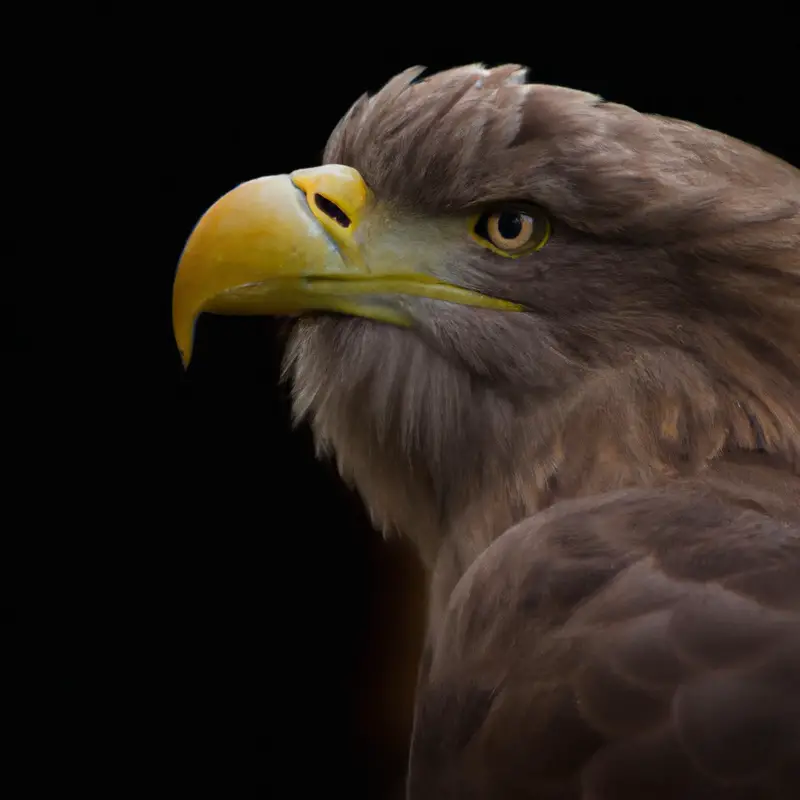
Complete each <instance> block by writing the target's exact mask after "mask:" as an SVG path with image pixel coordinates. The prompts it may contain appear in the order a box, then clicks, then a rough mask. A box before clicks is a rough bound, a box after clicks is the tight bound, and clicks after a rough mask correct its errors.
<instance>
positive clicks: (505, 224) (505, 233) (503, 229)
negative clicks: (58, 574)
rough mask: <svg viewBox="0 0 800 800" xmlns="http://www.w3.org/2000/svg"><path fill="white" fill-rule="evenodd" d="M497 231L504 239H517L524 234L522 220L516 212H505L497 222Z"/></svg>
mask: <svg viewBox="0 0 800 800" xmlns="http://www.w3.org/2000/svg"><path fill="white" fill-rule="evenodd" d="M497 230H498V232H499V233H500V235H501V236H502V237H503V238H504V239H516V238H517V236H519V235H520V233H521V232H522V218H521V217H520V215H519V214H518V213H516V212H514V211H504V212H503V213H502V214H501V215H500V218H499V219H498V220H497Z"/></svg>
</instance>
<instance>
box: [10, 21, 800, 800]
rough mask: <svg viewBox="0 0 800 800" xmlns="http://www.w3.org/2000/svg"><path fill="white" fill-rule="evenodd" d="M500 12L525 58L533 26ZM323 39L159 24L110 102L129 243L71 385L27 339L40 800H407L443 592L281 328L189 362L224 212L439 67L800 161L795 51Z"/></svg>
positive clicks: (72, 365)
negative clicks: (253, 181) (317, 450)
mask: <svg viewBox="0 0 800 800" xmlns="http://www.w3.org/2000/svg"><path fill="white" fill-rule="evenodd" d="M287 13H289V12H288V11H287ZM348 13H349V12H348ZM482 13H484V14H485V15H487V19H486V20H485V23H486V26H487V27H488V28H489V31H490V32H494V33H495V34H496V33H497V30H498V25H499V23H500V22H502V25H501V26H500V30H502V31H503V32H506V31H507V30H508V27H509V26H511V27H512V28H513V27H515V26H516V23H515V21H514V18H513V15H512V16H511V18H509V17H508V16H502V18H498V19H495V18H494V17H493V16H492V12H490V11H488V10H484V12H482ZM498 13H499V12H498ZM303 14H306V15H307V16H308V15H310V12H301V14H300V17H299V18H298V17H297V16H295V18H294V19H293V20H291V24H289V23H288V22H286V21H284V22H279V23H278V22H275V21H274V20H273V21H271V22H270V23H269V24H267V22H266V20H265V21H264V22H262V21H261V20H255V19H254V20H237V21H236V22H235V24H234V26H233V32H231V33H227V32H226V33H225V34H223V33H221V32H218V31H215V24H216V22H215V18H213V17H209V18H208V19H206V20H205V22H207V23H209V25H208V28H207V30H204V32H203V34H202V35H200V34H197V33H195V32H193V31H192V30H190V28H189V27H188V26H187V28H186V29H184V30H182V31H181V32H178V33H173V34H170V35H169V36H166V37H165V38H164V40H161V39H160V38H159V37H157V36H153V35H152V29H157V28H158V27H159V20H158V19H152V20H150V21H149V27H148V26H146V27H148V35H146V36H142V37H141V38H140V39H138V40H137V41H136V43H135V46H134V47H130V44H128V46H127V48H126V49H125V54H124V55H120V54H116V58H115V60H114V63H115V69H117V70H119V72H118V73H115V74H117V75H118V77H117V78H115V79H114V82H113V83H112V84H109V86H111V88H108V87H106V89H105V90H103V91H99V92H97V93H96V94H94V95H93V97H94V98H95V99H94V100H93V101H91V102H90V105H94V106H95V109H94V111H95V112H97V110H98V109H99V110H100V112H101V114H100V120H99V121H98V122H97V123H96V125H95V126H94V127H92V128H91V131H92V133H91V141H90V142H89V145H90V147H89V149H90V150H93V151H94V152H93V155H94V164H93V167H92V169H93V170H94V167H96V166H99V170H98V175H97V177H94V171H93V177H92V180H93V181H95V182H96V184H97V186H99V187H100V188H101V189H103V187H106V189H107V188H108V187H109V186H113V192H108V191H99V192H98V193H96V194H95V196H94V200H93V203H92V205H91V211H90V212H87V211H86V209H85V208H81V213H86V214H87V215H88V217H89V218H90V219H89V220H88V221H87V222H86V223H85V227H84V232H83V234H82V236H83V237H84V238H91V237H90V236H89V235H88V233H87V231H89V232H91V235H92V236H96V237H97V240H98V241H100V240H102V241H103V244H102V246H101V247H100V256H101V260H102V262H103V263H102V266H101V268H102V269H103V270H104V272H103V276H104V277H103V279H102V281H100V282H98V281H97V280H95V279H92V280H91V281H90V282H89V283H90V284H91V286H90V288H89V289H87V295H86V297H85V298H84V302H83V303H82V304H81V303H76V304H75V305H74V306H71V307H69V308H68V309H66V313H64V308H62V309H61V316H59V318H58V319H59V323H58V331H56V332H49V333H48V335H47V346H48V350H49V352H50V353H51V359H50V364H49V365H48V366H47V367H44V366H42V362H41V361H40V360H38V359H37V358H36V353H35V350H36V347H38V346H39V345H40V344H41V339H40V338H37V331H36V330H34V328H35V325H34V324H33V323H32V322H31V318H30V315H29V314H27V313H25V312H24V310H23V312H22V313H21V314H20V315H19V317H18V318H17V319H16V321H17V323H18V325H17V326H16V328H15V330H14V338H13V340H12V341H13V342H14V345H15V348H14V355H15V356H16V357H15V358H14V359H13V360H12V362H10V363H11V365H12V367H13V369H15V370H17V372H16V374H15V375H14V379H15V383H14V384H13V385H15V386H17V387H21V388H22V389H23V390H22V391H19V392H13V393H11V394H12V395H13V396H12V399H13V400H17V401H19V404H18V407H15V411H14V415H13V421H12V422H11V423H10V424H9V430H8V437H7V438H8V441H9V442H11V443H12V445H18V446H17V447H13V446H12V448H10V449H9V451H8V452H9V456H8V458H9V463H13V465H14V480H13V481H12V482H10V483H9V484H8V487H7V488H9V489H10V492H9V494H10V495H11V496H10V497H9V500H10V503H9V508H12V509H14V512H13V513H11V512H9V518H10V519H15V520H17V522H16V523H15V527H14V531H16V532H18V533H19V534H20V536H19V538H20V539H22V540H23V541H24V543H25V544H26V545H29V547H28V546H26V547H25V548H24V549H25V556H22V555H20V557H19V559H18V560H17V559H16V558H14V557H11V558H9V559H8V560H7V561H6V563H7V564H8V565H10V574H9V578H8V581H7V585H8V586H10V587H13V591H12V592H11V593H10V597H11V603H10V610H9V613H8V615H7V622H9V624H8V626H7V631H8V635H7V637H6V639H5V641H6V648H5V649H6V653H7V658H6V661H7V662H10V664H11V665H12V667H13V668H14V676H15V677H14V679H13V681H11V682H10V683H9V684H8V685H9V687H10V691H9V697H10V699H11V700H12V701H13V705H14V706H15V707H17V708H19V710H20V714H19V715H18V716H15V717H14V719H15V720H18V722H16V721H15V722H14V725H13V727H12V733H13V737H14V740H15V746H14V747H13V748H12V751H11V756H10V763H11V764H12V766H13V765H14V764H16V765H18V766H20V774H21V775H23V776H24V779H25V786H26V787H27V788H26V790H25V792H24V793H20V792H18V791H17V792H16V793H14V796H34V795H37V791H36V787H37V786H39V784H40V783H41V782H42V781H43V780H45V779H50V778H54V779H55V781H56V783H57V784H58V785H59V786H60V787H62V788H69V790H70V791H78V792H83V793H85V792H88V791H90V790H95V789H97V790H99V791H100V792H102V793H103V794H104V795H105V796H117V795H118V794H120V793H121V792H123V791H124V790H126V789H127V788H129V787H132V786H134V785H136V786H140V787H142V790H143V791H147V792H148V794H153V795H159V796H160V795H161V794H165V793H168V794H170V795H173V796H179V797H184V796H185V797H195V796H212V797H226V798H227V797H234V798H251V797H252V798H256V797H268V796H281V797H284V796H286V797H293V796H305V795H306V794H307V795H309V796H325V797H328V796H332V795H333V794H334V793H336V794H337V795H338V794H340V793H341V794H342V795H343V796H345V797H353V798H360V797H364V798H367V797H369V798H379V797H389V796H390V794H389V793H390V792H392V791H394V792H395V795H393V796H397V795H396V792H397V790H398V785H399V783H398V782H399V781H400V780H401V776H402V759H403V753H404V746H405V736H406V735H407V729H408V724H409V719H410V717H409V697H410V695H409V691H410V686H411V683H412V681H413V663H414V659H415V656H416V652H417V648H418V645H419V635H420V623H419V616H420V609H421V606H422V595H421V592H422V588H421V587H422V584H421V580H420V575H419V570H418V568H417V567H416V565H415V563H414V562H413V559H412V558H411V556H410V555H409V552H408V551H407V550H406V549H404V548H403V547H402V546H401V545H400V544H399V543H392V544H389V545H387V544H385V543H383V542H382V541H381V539H380V537H379V536H378V535H377V534H376V533H375V532H374V531H373V530H372V529H371V528H370V526H369V524H368V521H367V519H366V516H365V514H364V512H363V509H362V508H361V505H360V503H359V501H358V499H357V498H356V497H355V496H354V495H352V494H351V493H350V492H348V491H347V490H346V489H345V488H344V487H343V486H342V485H341V484H340V482H339V480H338V478H337V476H336V474H335V470H334V469H333V468H332V467H331V466H330V465H328V464H323V463H320V462H318V461H316V460H315V458H314V454H313V445H312V442H311V439H310V436H309V433H308V431H307V430H306V429H305V428H300V429H299V430H297V431H292V430H291V427H290V423H289V405H288V390H287V388H286V387H282V386H280V385H279V380H278V379H279V362H280V355H281V330H280V328H281V323H279V322H276V321H273V320H259V319H236V318H214V317H206V318H203V319H202V321H201V323H200V325H199V328H198V337H197V342H196V347H195V355H194V361H193V364H192V367H191V369H190V370H189V371H188V373H184V371H183V369H182V368H181V365H180V360H179V357H178V353H177V350H176V348H175V346H174V342H173V339H172V332H171V321H170V303H171V297H170V292H171V284H172V278H173V274H174V270H175V266H176V264H177V261H178V258H179V256H180V253H181V249H182V247H183V244H184V242H185V240H186V238H187V236H188V234H189V233H190V231H191V229H192V227H193V225H194V224H195V222H196V221H197V219H198V218H199V217H200V216H201V215H202V213H203V212H204V211H205V209H206V208H207V207H208V206H209V205H210V204H211V203H213V202H214V201H215V200H216V199H217V198H218V197H219V196H220V195H221V194H223V193H225V192H226V191H228V190H229V189H231V188H232V187H234V186H235V185H236V184H238V183H240V182H242V181H244V180H248V179H250V178H253V177H257V176H260V175H267V174H273V173H282V172H288V171H291V170H293V169H295V168H299V167H303V166H311V165H314V164H317V163H319V159H320V156H321V153H322V149H323V147H324V145H325V141H326V138H327V135H328V133H329V132H330V130H331V129H332V128H333V126H334V125H335V123H336V122H337V121H338V119H339V117H340V116H341V115H342V114H343V113H344V112H345V111H346V110H347V108H348V107H349V105H350V104H351V103H352V102H353V101H354V100H355V99H356V98H357V97H358V96H359V95H360V94H361V93H362V92H364V91H372V90H376V89H378V88H379V87H380V86H381V85H382V83H384V82H385V81H386V80H388V79H389V78H390V77H391V76H392V75H394V74H395V73H396V72H398V71H400V70H401V69H404V68H406V67H408V66H411V65H413V64H417V63H420V64H424V65H426V66H428V67H430V68H432V69H440V68H445V67H449V66H455V65H459V64H463V63H470V62H475V61H483V62H485V63H488V64H490V65H494V64H499V63H508V62H514V63H521V64H525V65H528V66H530V67H531V79H532V80H535V81H537V82H544V83H557V84H562V85H568V86H572V87H575V88H579V89H584V90H588V91H592V92H597V93H599V94H601V95H603V96H604V97H606V98H607V99H609V100H614V101H618V102H623V103H627V104H629V105H633V106H634V107H636V108H638V109H640V110H643V111H652V112H657V113H661V114H666V115H671V116H677V117H682V118H686V119H690V120H692V121H694V122H698V123H700V124H703V125H706V126H708V127H711V128H717V129H721V130H724V131H725V132H727V133H730V134H733V135H735V136H738V137H739V138H742V139H744V140H747V141H750V142H753V143H755V144H758V145H759V146H761V147H763V148H765V149H767V150H770V151H772V152H774V153H776V154H777V155H780V156H782V157H784V158H786V159H787V160H789V161H791V162H793V163H798V162H800V153H799V152H798V149H797V147H798V146H797V137H796V135H795V133H794V124H795V123H794V111H793V109H792V108H791V105H792V104H793V103H794V97H795V94H796V93H795V91H794V87H793V85H792V84H793V81H794V78H793V76H792V73H791V72H790V71H789V70H790V68H793V67H792V63H791V62H792V61H793V58H792V57H791V54H790V53H788V52H787V51H783V50H782V49H781V47H780V46H779V45H777V44H775V45H774V46H773V47H770V46H769V42H760V44H761V45H763V49H762V50H760V51H759V54H758V55H757V56H756V55H755V54H754V44H753V42H752V41H751V42H750V44H749V45H748V47H746V48H742V47H740V46H734V45H733V44H731V45H730V46H725V45H724V44H719V42H718V43H717V44H718V45H719V46H718V47H717V48H716V49H715V50H714V51H713V53H712V52H711V51H710V50H709V47H708V43H707V42H691V41H689V40H688V39H684V38H672V39H670V38H666V39H663V40H658V39H656V38H650V37H649V36H645V35H640V36H638V37H636V38H637V45H636V47H633V46H632V44H631V41H622V42H621V43H614V44H613V45H612V44H611V43H610V42H608V41H607V40H605V39H600V38H597V39H595V40H594V41H593V44H592V46H591V47H588V46H583V45H580V44H578V42H577V41H576V40H572V39H571V37H570V36H569V35H568V33H567V32H564V31H561V32H560V33H559V34H558V36H557V37H556V36H550V37H547V38H548V39H549V40H550V44H551V45H554V44H555V45H556V46H551V47H549V48H547V50H546V51H545V49H544V48H543V47H541V42H542V34H541V33H539V34H538V35H537V36H533V35H527V34H526V35H522V34H520V35H519V36H518V37H517V39H516V40H515V41H506V38H507V37H505V36H503V37H498V36H496V35H493V36H486V37H484V38H483V40H482V39H481V38H479V37H476V40H475V41H473V42H470V43H464V44H459V43H458V42H457V41H456V40H457V39H458V37H456V36H447V37H445V38H444V39H442V38H440V39H438V40H437V41H435V42H434V43H432V44H430V45H425V46H423V45H421V44H419V43H418V37H416V36H411V35H407V34H403V38H402V39H401V38H400V34H398V35H397V36H396V37H395V38H394V39H392V38H391V37H390V36H389V35H388V34H387V33H386V30H387V29H392V30H393V25H392V22H391V20H389V19H388V18H387V19H386V20H383V21H382V20H381V19H379V18H378V17H376V16H375V14H377V11H374V10H373V12H371V14H370V15H367V18H368V19H369V20H371V22H369V24H371V25H372V26H373V27H372V28H371V29H370V31H371V32H370V33H363V32H362V33H361V34H359V35H356V34H354V33H353V32H352V30H349V29H348V24H347V23H346V21H342V19H341V17H343V16H345V17H346V16H347V14H340V13H336V12H335V10H331V20H330V23H329V24H328V22H326V21H325V20H324V18H323V21H322V22H318V23H316V28H315V34H314V37H311V36H310V35H309V34H308V31H307V30H306V29H305V28H304V24H305V22H304V21H303ZM312 16H313V15H312ZM318 16H319V15H317V17H318ZM478 22H479V23H480V24H481V25H483V22H481V20H478ZM526 24H527V23H526ZM553 39H557V41H556V42H553ZM459 41H460V40H459ZM115 43H116V39H114V38H113V37H112V38H111V39H109V42H108V43H106V45H105V48H104V50H103V52H104V54H105V55H104V56H103V58H100V59H98V60H97V61H95V62H94V63H93V64H92V65H91V69H90V72H91V74H92V75H93V76H94V78H97V77H98V74H99V73H102V72H103V70H104V69H106V64H108V63H109V62H108V60H107V59H109V58H110V57H111V56H112V55H114V52H113V51H114V50H115ZM120 59H121V60H122V62H123V63H122V66H121V67H120V65H119V61H120ZM112 101H113V102H112ZM105 102H108V103H109V106H108V108H109V109H110V108H111V107H112V106H113V108H114V111H113V115H114V117H115V120H114V123H113V124H111V123H109V124H108V127H106V125H105V124H104V120H105V111H104V109H105V108H106V106H104V103H105ZM108 113H109V117H110V116H111V115H112V112H111V111H109V112H108ZM105 121H107V120H105ZM84 144H86V142H84ZM71 248H72V250H73V254H74V241H73V243H72V245H71ZM129 262H133V263H129ZM101 297H102V298H103V300H102V301H101V300H99V299H98V298H101ZM17 308H18V309H20V308H23V306H22V305H19V306H17ZM20 434H22V435H21V436H20ZM15 493H16V495H17V496H16V497H15V496H13V495H14V494H15ZM15 500H16V501H18V502H16V503H15V502H14V501H15ZM19 520H22V522H19ZM31 756H32V758H30V759H29V757H31ZM23 764H24V765H25V766H24V767H22V765H23ZM10 774H11V773H9V775H10ZM7 780H8V782H9V785H11V783H12V779H11V778H10V777H9V778H8V779H7Z"/></svg>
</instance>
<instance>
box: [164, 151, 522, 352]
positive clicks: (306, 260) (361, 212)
mask: <svg viewBox="0 0 800 800" xmlns="http://www.w3.org/2000/svg"><path fill="white" fill-rule="evenodd" d="M373 207H374V201H373V198H372V195H371V192H370V191H369V189H368V188H367V186H366V184H365V183H364V181H363V179H362V178H361V175H359V173H358V172H357V171H356V170H354V169H351V168H350V167H344V166H339V165H335V164H334V165H327V166H324V167H318V168H314V169H306V170H298V171H296V172H293V173H292V174H291V175H276V176H271V177H268V178H257V179H256V180H252V181H248V182H247V183H243V184H242V185H240V186H238V187H237V188H235V189H234V190H233V191H231V192H229V193H228V194H226V195H224V196H223V197H222V198H220V199H219V200H218V201H217V202H216V203H215V204H214V205H213V206H211V208H210V209H209V210H208V211H207V212H206V213H205V215H204V216H203V217H202V218H201V219H200V221H199V222H198V223H197V226H196V227H195V229H194V231H193V232H192V235H191V236H190V237H189V241H188V242H187V243H186V247H185V248H184V251H183V254H182V256H181V260H180V263H179V265H178V271H177V273H176V275H175V285H174V290H173V298H172V324H173V330H174V333H175V340H176V341H177V344H178V348H179V350H180V352H181V358H182V359H183V364H184V366H188V364H189V361H190V359H191V356H192V341H193V338H194V327H195V323H196V320H197V317H198V316H199V315H200V313H201V312H204V311H208V312H212V313H217V314H260V315H282V316H295V315H298V314H302V313H307V312H311V311H334V312H338V313H342V314H350V315H353V316H361V317H368V318H371V319H376V320H379V321H381V322H387V323H391V324H394V325H410V324H411V318H410V317H409V316H408V315H407V313H406V312H403V311H402V310H401V309H399V308H396V307H394V306H391V305H389V304H387V301H386V298H387V297H388V296H391V295H398V294H404V295H417V296H422V297H428V298H433V299H439V300H446V301H450V302H454V303H461V304H464V305H472V306H481V307H483V308H493V309H499V310H507V311H519V310H520V308H521V307H520V306H518V305H516V304H514V303H510V302H507V301H505V300H498V299H494V298H491V297H486V296H485V295H482V294H480V293H478V292H473V291H470V290H468V289H464V288H461V287H459V286H455V285H453V284H450V283H446V282H444V281H441V280H439V279H437V278H434V277H432V276H430V275H427V274H424V273H422V272H414V271H412V270H409V269H408V268H407V267H406V266H405V263H406V260H405V258H407V256H408V254H404V256H405V258H393V257H386V258H381V259H378V260H379V262H380V263H366V260H365V258H364V254H363V251H362V247H361V244H360V240H359V237H358V231H359V227H360V226H361V225H362V224H363V222H364V219H365V218H366V217H368V215H369V213H370V211H371V210H372V208H373Z"/></svg>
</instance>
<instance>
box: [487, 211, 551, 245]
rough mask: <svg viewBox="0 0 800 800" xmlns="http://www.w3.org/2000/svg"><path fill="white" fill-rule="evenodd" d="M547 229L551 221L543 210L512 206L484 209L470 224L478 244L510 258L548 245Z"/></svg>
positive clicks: (548, 234) (548, 232) (548, 233)
mask: <svg viewBox="0 0 800 800" xmlns="http://www.w3.org/2000/svg"><path fill="white" fill-rule="evenodd" d="M550 230H551V229H550V220H549V219H548V218H547V215H546V214H544V213H543V212H539V211H534V210H533V209H527V208H515V207H513V206H512V207H505V208H500V209H495V210H493V211H484V212H483V213H482V214H480V215H479V216H478V218H477V220H476V222H475V225H474V227H473V232H474V236H475V238H476V239H477V240H478V242H479V243H480V244H482V245H483V246H484V247H488V248H489V249H490V250H493V251H494V252H496V253H499V254H500V255H503V256H509V257H512V258H514V257H516V256H521V255H524V254H525V253H530V252H531V251H533V250H540V249H541V248H542V247H544V246H545V244H547V240H548V239H549V238H550Z"/></svg>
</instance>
